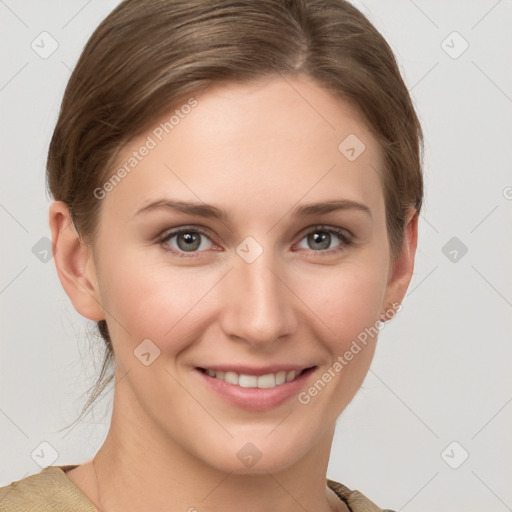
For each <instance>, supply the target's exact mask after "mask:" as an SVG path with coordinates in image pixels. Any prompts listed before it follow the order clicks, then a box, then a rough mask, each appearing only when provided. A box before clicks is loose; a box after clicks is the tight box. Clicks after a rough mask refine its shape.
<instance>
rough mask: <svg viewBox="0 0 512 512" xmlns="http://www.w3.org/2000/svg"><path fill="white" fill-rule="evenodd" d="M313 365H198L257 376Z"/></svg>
mask: <svg viewBox="0 0 512 512" xmlns="http://www.w3.org/2000/svg"><path fill="white" fill-rule="evenodd" d="M314 366H315V365H312V364H304V365H301V364H273V365H270V366H260V367H256V366H248V365H232V364H231V365H230V364H226V365H224V364H223V365H215V364H209V365H207V366H198V367H197V368H200V369H202V370H214V371H216V372H235V373H238V374H239V375H240V374H243V375H254V376H256V377H259V376H260V375H267V374H269V373H277V372H283V371H284V372H289V371H291V370H295V371H297V372H301V371H303V370H307V369H309V368H313V367H314Z"/></svg>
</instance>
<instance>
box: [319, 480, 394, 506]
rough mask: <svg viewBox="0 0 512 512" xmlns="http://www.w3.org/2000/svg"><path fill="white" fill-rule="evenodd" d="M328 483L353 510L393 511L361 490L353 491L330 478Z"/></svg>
mask: <svg viewBox="0 0 512 512" xmlns="http://www.w3.org/2000/svg"><path fill="white" fill-rule="evenodd" d="M327 485H328V486H329V488H330V489H332V490H333V491H334V492H335V493H336V494H337V495H338V496H339V497H340V498H341V499H342V500H343V501H344V502H345V503H346V504H347V505H348V506H349V508H350V510H351V511H352V512H393V511H392V510H389V509H382V508H380V507H378V506H377V505H375V503H373V501H370V500H369V499H368V498H367V497H366V496H364V495H363V494H362V493H360V492H359V491H352V490H350V489H349V488H348V487H346V486H344V485H343V484H340V483H339V482H336V481H334V480H330V479H329V478H328V479H327Z"/></svg>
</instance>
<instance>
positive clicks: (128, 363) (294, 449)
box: [0, 0, 423, 512]
mask: <svg viewBox="0 0 512 512" xmlns="http://www.w3.org/2000/svg"><path fill="white" fill-rule="evenodd" d="M421 140H422V136H421V128H420V125H419V122H418V119H417V117H416V114H415V112H414V108H413V106H412V103H411V100H410V97H409V95H408V92H407V89H406V87H405V85H404V83H403V81H402V78H401V76H400V73H399V71H398V68H397V65H396V62H395V60H394V57H393V54H392V52H391V50H390V48H389V46H388V45H387V44H386V42H385V41H384V40H383V38H382V36H381V35H380V34H379V33H378V32H377V31H376V29H375V28H374V27H373V26H372V25H371V24H370V23H369V21H368V20H367V19H366V18H365V17H364V16H363V15H362V14H361V13H360V12H359V11H357V10H356V9H355V8H354V7H352V6H351V5H350V4H348V3H346V2H344V1H342V0H288V1H286V2H283V1H277V0H264V1H258V2H250V1H245V2H244V1H236V2H235V1H232V0H223V1H219V2H215V3H207V2H203V1H196V0H183V1H172V2H171V1H166V0H150V1H147V2H137V1H135V0H127V1H124V2H122V3H121V4H120V5H119V6H118V7H117V8H116V9H115V10H114V11H113V12H112V13H111V14H110V15H109V16H108V17H107V18H106V19H105V20H104V21H103V22H102V23H101V25H100V26H99V27H98V29H97V30H96V31H95V33H94V34H93V35H92V37H91V38H90V40H89V42H88V43H87V45H86V47H85V49H84V51H83V53H82V56H81V58H80V60H79V62H78V64H77V66H76V68H75V70H74V72H73V74H72V76H71V78H70V80H69V84H68V86H67V89H66V92H65V95H64V99H63V103H62V107H61V112H60V115H59V119H58V121H57V126H56V128H55V132H54V135H53V138H52V141H51V145H50V149H49V154H48V183H49V188H50V191H51V193H52V195H53V197H54V199H55V201H54V202H53V203H52V205H51V207H50V227H51V231H52V238H53V243H54V259H55V262H56V267H57V272H58V275H59V278H60V281H61V283H62V285H63V287H64V289H65V291H66V293H67V294H68V296H69V298H70V300H71V301H72V303H73V305H74V307H75V309H76V310H77V311H78V312H79V313H80V314H81V315H83V316H84V317H86V318H88V319H90V320H93V321H95V322H97V323H98V328H99V331H100V333H101V335H102V336H103V338H104V340H105V345H106V360H105V363H104V366H103V368H104V369H105V368H106V367H107V366H108V362H109V361H110V360H112V361H113V362H114V367H115V388H114V406H113V413H112V420H111V426H110V430H109V433H108V435H107V438H106V439H105V442H104V444H103V445H102V446H101V448H100V449H99V451H98V453H97V454H96V455H95V456H94V458H93V459H92V460H91V461H87V462H85V463H83V464H80V465H69V466H50V467H48V468H46V469H44V470H43V471H42V472H41V473H39V474H37V475H33V476H30V477H27V478H25V479H23V480H21V481H19V482H15V483H13V484H11V485H10V486H7V487H4V488H2V489H0V505H1V507H0V508H1V509H2V510H6V511H17V510H28V509H30V510H50V509H51V510H81V511H88V512H89V511H90V512H92V511H94V510H101V511H105V512H115V511H118V510H123V511H125V512H130V511H135V510H137V511H139V510H166V511H170V512H174V511H178V510H188V511H195V510H198V511H201V510H205V511H216V510H223V511H226V510H227V511H229V510H239V509H240V508H243V509H244V510H248V511H261V510H267V509H270V508H272V509H275V510H280V511H292V510H293V511H295V510H315V511H320V512H327V511H349V510H350V511H353V512H364V511H378V510H381V509H380V508H378V507H377V506H376V505H375V504H374V503H372V502H371V501H370V500H369V499H368V498H366V497H365V496H364V495H363V494H361V493H359V492H358V491H351V490H350V489H348V488H347V487H346V486H344V485H343V484H341V483H338V482H334V481H332V480H328V479H326V472H327V465H328V460H329V454H330V449H331V444H332V439H333V435H334V429H335V424H336V420H337V418H338V416H339V415H340V414H341V412H342V411H343V410H344V409H345V407H346V406H347V404H348V403H349V402H350V401H351V399H352V398H353V396H354V395H355V393H356V392H357V390H358V389H359V387H360V385H361V383H362V381H363V379H364V377H365V375H366V373H367V371H368V368H369V366H370V363H371V360H372V357H373V353H374V350H375V345H376V341H377V338H378V332H379V330H380V328H381V325H382V322H385V321H387V320H390V319H391V318H392V317H393V315H394V314H395V313H396V311H397V310H398V309H399V308H400V303H401V301H402V299H403V297H404V295H405V292H406V290H407V287H408V285H409V282H410V279H411V276H412V272H413V267H414V256H415V251H416V243H417V223H418V215H419V212H420V208H421V203H422V196H423V188H422V175H421V165H420V148H421ZM101 377H103V372H102V375H101V376H100V378H101ZM98 386H100V383H98ZM89 405H90V404H89Z"/></svg>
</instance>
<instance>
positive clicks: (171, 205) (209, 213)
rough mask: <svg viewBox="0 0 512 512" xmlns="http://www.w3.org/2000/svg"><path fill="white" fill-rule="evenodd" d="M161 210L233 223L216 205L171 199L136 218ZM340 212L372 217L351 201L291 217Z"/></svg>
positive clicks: (314, 206) (310, 207)
mask: <svg viewBox="0 0 512 512" xmlns="http://www.w3.org/2000/svg"><path fill="white" fill-rule="evenodd" d="M159 209H171V210H175V211H179V212H182V213H188V214H190V215H196V216H199V217H205V218H213V219H218V220H220V221H221V222H223V223H225V224H229V223H230V222H231V221H232V216H231V215H230V214H229V213H228V212H226V211H224V210H221V209H220V208H217V207H216V206H214V205H211V204H206V203H194V202H185V201H174V200H170V199H161V200H158V201H154V202H152V203H149V204H147V205H145V206H143V207H142V208H141V209H140V210H138V211H137V212H136V213H135V216H136V215H139V214H141V213H146V212H150V211H153V210H159ZM338 210H358V211H361V212H364V213H366V214H367V215H369V216H370V217H372V212H371V210H370V208H368V206H366V205H365V204H363V203H358V202H357V201H352V200H350V199H335V200H331V201H324V202H319V203H309V204H305V205H301V206H298V207H297V208H295V209H294V210H293V211H292V214H291V216H292V218H304V217H311V216H313V215H320V214H325V213H331V212H334V211H338Z"/></svg>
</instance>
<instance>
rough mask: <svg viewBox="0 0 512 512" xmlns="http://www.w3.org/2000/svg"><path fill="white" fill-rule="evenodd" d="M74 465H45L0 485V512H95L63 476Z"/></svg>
mask: <svg viewBox="0 0 512 512" xmlns="http://www.w3.org/2000/svg"><path fill="white" fill-rule="evenodd" d="M72 467H74V466H48V467H47V468H44V469H43V470H42V471H41V472H39V473H37V474H35V475H31V476H27V477H25V478H23V479H21V480H17V481H14V482H12V483H11V484H10V485H7V486H6V487H0V510H1V511H2V512H68V511H69V510H73V511H74V512H97V510H96V508H95V507H94V506H93V504H92V503H91V502H90V501H89V500H88V499H87V497H86V496H85V495H84V494H82V492H81V491H80V489H78V487H76V485H75V484H74V483H73V482H72V481H71V480H70V478H69V477H68V476H67V475H66V473H65V470H66V469H71V468H72Z"/></svg>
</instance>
